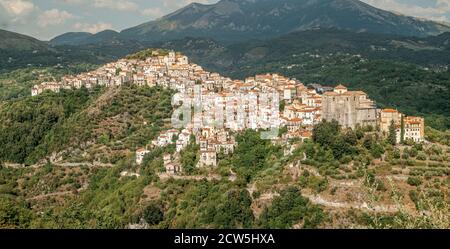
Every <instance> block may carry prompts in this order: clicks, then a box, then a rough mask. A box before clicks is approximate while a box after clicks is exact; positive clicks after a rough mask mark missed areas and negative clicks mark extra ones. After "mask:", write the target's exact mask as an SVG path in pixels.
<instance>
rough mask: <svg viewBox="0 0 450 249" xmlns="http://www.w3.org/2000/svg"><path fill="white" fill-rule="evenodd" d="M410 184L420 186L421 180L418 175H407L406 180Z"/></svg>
mask: <svg viewBox="0 0 450 249" xmlns="http://www.w3.org/2000/svg"><path fill="white" fill-rule="evenodd" d="M406 182H407V183H408V184H409V185H411V186H416V187H417V186H420V185H422V180H420V179H419V178H418V177H408V180H407V181H406Z"/></svg>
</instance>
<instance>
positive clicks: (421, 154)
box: [416, 151, 427, 161]
mask: <svg viewBox="0 0 450 249" xmlns="http://www.w3.org/2000/svg"><path fill="white" fill-rule="evenodd" d="M416 159H417V160H420V161H426V160H427V154H425V153H424V152H422V151H421V152H419V153H418V154H417V157H416Z"/></svg>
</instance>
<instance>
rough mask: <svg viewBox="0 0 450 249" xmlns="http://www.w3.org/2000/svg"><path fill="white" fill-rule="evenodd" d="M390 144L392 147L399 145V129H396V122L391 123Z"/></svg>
mask: <svg viewBox="0 0 450 249" xmlns="http://www.w3.org/2000/svg"><path fill="white" fill-rule="evenodd" d="M388 143H389V144H392V145H396V144H397V127H395V123H394V120H392V121H391V125H390V126H389V135H388Z"/></svg>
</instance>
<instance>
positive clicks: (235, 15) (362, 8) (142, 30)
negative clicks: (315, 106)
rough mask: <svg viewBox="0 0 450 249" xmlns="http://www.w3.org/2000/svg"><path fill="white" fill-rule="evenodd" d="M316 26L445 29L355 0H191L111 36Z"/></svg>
mask: <svg viewBox="0 0 450 249" xmlns="http://www.w3.org/2000/svg"><path fill="white" fill-rule="evenodd" d="M320 28H336V29H340V30H347V31H354V32H369V33H384V34H394V35H403V36H419V37H424V36H428V35H438V34H440V33H443V32H448V31H450V26H448V25H445V24H443V23H439V22H433V21H429V20H419V19H417V18H414V17H408V16H405V15H399V14H395V13H392V12H389V11H385V10H381V9H378V8H375V7H373V6H371V5H369V4H366V3H363V2H361V1H358V0H221V1H219V2H217V3H215V4H200V3H191V4H189V5H187V6H185V7H183V8H181V9H179V10H177V11H175V12H173V13H171V14H168V15H166V16H163V17H161V18H159V19H157V20H154V21H150V22H147V23H143V24H141V25H139V26H136V27H132V28H129V29H126V30H123V31H122V32H120V34H114V35H111V36H112V37H113V38H114V39H121V40H127V39H128V40H138V41H143V42H159V41H168V40H173V39H181V38H184V37H187V36H190V37H209V38H213V39H215V40H218V41H224V42H236V41H243V40H248V39H268V38H274V37H277V36H280V35H284V34H288V33H291V32H296V31H305V30H312V29H320ZM59 38H60V39H58V40H63V41H65V39H61V37H59ZM63 38H64V37H63ZM83 39H84V38H83ZM83 39H81V40H82V42H85V40H83ZM88 41H91V39H90V38H89V39H88ZM95 41H96V40H95ZM69 42H70V41H69Z"/></svg>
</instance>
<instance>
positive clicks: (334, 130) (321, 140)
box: [312, 120, 341, 148]
mask: <svg viewBox="0 0 450 249" xmlns="http://www.w3.org/2000/svg"><path fill="white" fill-rule="evenodd" d="M340 130H341V127H340V125H339V123H338V122H337V121H336V120H333V121H331V122H328V121H326V120H324V121H322V122H321V123H319V124H317V125H316V126H314V129H313V136H312V138H313V141H314V142H316V143H318V144H320V145H322V146H325V147H327V148H329V147H330V146H331V145H332V144H333V142H334V140H335V138H336V136H337V135H339V133H340Z"/></svg>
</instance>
